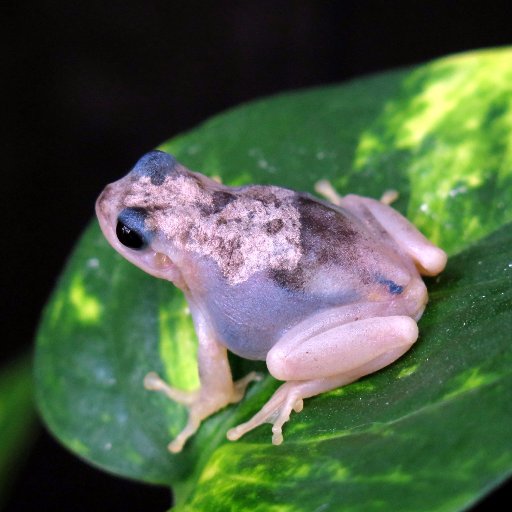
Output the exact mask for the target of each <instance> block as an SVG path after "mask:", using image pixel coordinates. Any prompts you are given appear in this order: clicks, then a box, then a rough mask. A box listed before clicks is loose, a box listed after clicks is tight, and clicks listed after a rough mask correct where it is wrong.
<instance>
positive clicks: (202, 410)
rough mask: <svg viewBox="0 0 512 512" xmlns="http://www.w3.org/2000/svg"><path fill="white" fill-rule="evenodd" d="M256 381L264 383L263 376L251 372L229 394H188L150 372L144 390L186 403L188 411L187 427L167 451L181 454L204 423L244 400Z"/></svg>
mask: <svg viewBox="0 0 512 512" xmlns="http://www.w3.org/2000/svg"><path fill="white" fill-rule="evenodd" d="M256 380H261V375H260V374H258V373H256V372H251V373H249V374H247V375H246V376H245V377H243V378H242V379H240V380H238V381H236V382H234V383H233V386H232V388H231V389H230V390H229V391H224V392H215V391H209V390H207V389H205V388H202V389H198V390H195V391H184V390H181V389H177V388H173V387H171V386H169V385H168V384H167V383H166V382H165V381H163V380H162V379H161V378H160V377H159V376H158V375H157V374H156V373H154V372H151V373H148V374H147V375H146V377H145V378H144V387H145V388H146V389H149V390H151V391H160V392H161V393H163V394H164V395H166V396H167V397H168V398H170V399H171V400H173V401H175V402H178V403H180V404H183V405H184V406H186V407H187V409H188V421H187V424H186V425H185V428H184V429H183V430H182V431H181V432H180V433H179V434H178V435H177V436H176V438H175V439H174V440H173V441H172V442H171V443H170V444H169V445H168V447H167V448H168V449H169V451H170V452H172V453H178V452H180V451H181V450H182V449H183V446H184V444H185V443H186V441H187V439H188V438H189V437H191V436H193V435H194V434H195V432H196V431H197V429H198V428H199V425H200V424H201V421H203V420H204V419H205V418H207V417H208V416H211V415H212V414H214V413H215V412H217V411H218V410H220V409H222V408H223V407H225V406H226V405H228V404H230V403H236V402H238V401H240V400H241V399H242V398H243V396H244V394H245V390H246V388H247V386H248V385H249V383H250V382H252V381H256Z"/></svg>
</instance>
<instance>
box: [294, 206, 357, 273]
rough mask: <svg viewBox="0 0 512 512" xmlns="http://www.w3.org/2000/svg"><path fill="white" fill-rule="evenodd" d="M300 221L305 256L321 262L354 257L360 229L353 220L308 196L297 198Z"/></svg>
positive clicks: (341, 260)
mask: <svg viewBox="0 0 512 512" xmlns="http://www.w3.org/2000/svg"><path fill="white" fill-rule="evenodd" d="M297 202H298V209H299V213H300V220H301V233H300V239H301V245H302V250H303V253H304V254H305V255H308V256H310V257H311V255H314V259H315V261H316V262H317V263H318V264H339V263H340V262H347V260H353V258H354V257H355V256H356V255H355V253H354V250H353V248H355V247H356V246H357V239H358V237H359V233H358V231H356V229H354V226H353V225H352V223H351V221H350V219H349V218H348V217H346V216H344V215H343V214H342V213H341V212H340V211H339V210H335V209H334V208H330V207H328V206H326V205H324V204H322V203H320V202H318V201H315V200H314V199H312V198H309V197H307V196H300V197H299V198H298V201H297Z"/></svg>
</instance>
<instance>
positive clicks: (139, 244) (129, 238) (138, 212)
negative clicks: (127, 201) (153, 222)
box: [116, 208, 151, 249]
mask: <svg viewBox="0 0 512 512" xmlns="http://www.w3.org/2000/svg"><path fill="white" fill-rule="evenodd" d="M145 217H146V212H145V210H144V209H142V208H125V209H124V210H123V211H122V212H121V213H120V214H119V217H117V226H116V235H117V239H118V240H119V241H120V242H121V243H122V244H123V245H124V246H126V247H129V248H130V249H142V248H144V247H146V246H147V245H148V243H149V240H150V238H151V233H150V232H149V231H148V230H147V229H146V227H145V225H144V219H145Z"/></svg>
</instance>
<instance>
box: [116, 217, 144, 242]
mask: <svg viewBox="0 0 512 512" xmlns="http://www.w3.org/2000/svg"><path fill="white" fill-rule="evenodd" d="M116 235H117V239H118V240H119V241H120V242H121V243H122V244H123V245H126V247H129V248H130V249H141V248H142V247H144V246H145V245H146V244H145V242H144V239H143V238H142V236H140V235H139V233H137V231H135V230H134V229H130V228H129V227H128V226H127V225H126V224H123V223H122V222H121V221H120V220H119V221H117V226H116Z"/></svg>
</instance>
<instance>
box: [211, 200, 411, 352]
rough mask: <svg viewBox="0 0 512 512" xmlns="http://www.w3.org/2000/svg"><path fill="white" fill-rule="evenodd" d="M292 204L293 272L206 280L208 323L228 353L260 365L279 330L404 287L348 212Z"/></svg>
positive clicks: (370, 236) (399, 273)
mask: <svg viewBox="0 0 512 512" xmlns="http://www.w3.org/2000/svg"><path fill="white" fill-rule="evenodd" d="M293 204H294V207H295V208H296V209H297V211H298V213H299V216H300V258H299V259H298V262H297V264H296V265H294V266H293V268H289V267H286V268H273V267H269V268H267V269H265V270H260V271H258V272H256V273H254V274H252V275H251V276H250V277H249V278H248V279H246V280H245V281H243V282H241V283H237V284H231V285H230V284H227V283H226V282H225V280H224V279H223V278H222V276H221V275H220V274H219V276H218V278H215V279H209V283H210V285H211V284H212V283H216V285H215V286H213V287H212V286H209V287H208V293H207V294H206V296H205V300H206V301H207V308H206V309H207V310H208V311H209V314H210V322H211V323H212V325H213V326H214V328H215V331H216V333H217V335H218V336H219V338H220V339H221V340H222V341H223V343H224V344H225V345H226V346H227V347H228V348H229V349H230V350H231V351H232V352H234V353H236V354H238V355H240V356H242V357H245V358H248V359H265V356H266V354H267V352H268V350H269V349H270V348H271V347H272V346H273V345H274V344H275V343H276V342H277V341H278V340H279V338H280V337H281V336H282V335H283V334H284V332H286V331H287V330H288V329H290V328H291V327H293V326H294V325H296V324H297V323H298V322H300V321H301V320H303V319H305V318H307V317H309V316H311V315H313V314H315V313H318V312H320V311H322V310H325V309H328V308H333V307H340V306H344V305H348V304H351V303H355V302H358V301H367V300H369V299H368V298H369V297H371V298H370V300H389V298H390V297H391V298H392V297H393V296H396V295H399V294H400V293H401V292H402V289H403V287H404V286H405V284H406V283H405V281H406V280H407V277H408V276H407V275H404V272H403V271H402V270H399V269H400V268H401V267H400V265H398V264H397V265H396V269H395V265H393V262H392V260H393V251H392V250H391V249H390V250H389V251H387V248H386V247H387V246H386V244H384V249H382V247H379V243H378V240H376V239H375V236H374V235H373V234H372V233H371V232H369V231H367V230H366V229H365V228H364V226H363V225H362V224H361V222H360V221H359V220H358V219H356V218H354V217H353V216H352V215H351V214H350V212H346V211H344V210H343V209H339V208H335V207H331V206H329V205H328V204H325V203H323V202H320V201H317V200H316V199H314V198H313V197H310V196H309V195H307V194H296V195H295V197H294V198H293ZM258 250H259V248H258V246H254V251H255V252H256V253H257V252H258ZM388 252H389V254H387V253H388ZM209 275H210V276H211V277H212V273H211V271H210V273H209Z"/></svg>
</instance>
